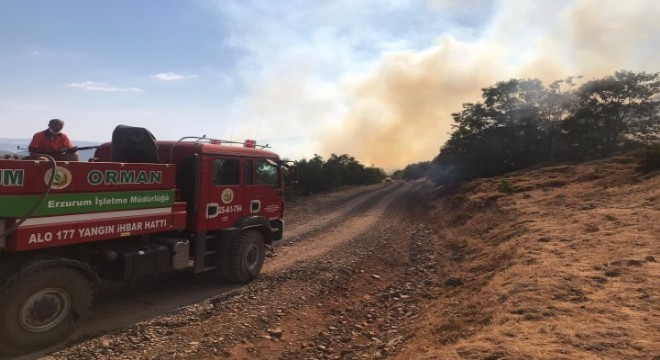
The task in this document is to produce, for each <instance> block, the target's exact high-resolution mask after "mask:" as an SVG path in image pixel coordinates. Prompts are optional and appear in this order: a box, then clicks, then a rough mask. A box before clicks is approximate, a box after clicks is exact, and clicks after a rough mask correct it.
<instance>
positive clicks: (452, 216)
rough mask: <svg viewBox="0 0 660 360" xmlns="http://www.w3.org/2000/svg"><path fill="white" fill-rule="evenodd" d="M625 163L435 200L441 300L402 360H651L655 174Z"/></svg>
mask: <svg viewBox="0 0 660 360" xmlns="http://www.w3.org/2000/svg"><path fill="white" fill-rule="evenodd" d="M658 175H659V174H658V172H657V171H656V172H655V173H650V174H640V173H638V172H636V170H635V161H634V159H632V158H630V157H615V158H610V159H607V160H602V161H596V162H590V163H586V164H581V165H560V166H552V167H544V168H538V169H534V170H530V171H524V172H518V173H513V174H510V175H508V176H503V177H497V178H492V179H481V180H476V181H472V182H469V183H465V184H463V185H461V186H457V187H454V188H451V189H441V190H438V193H437V200H436V202H435V203H434V205H433V210H432V213H433V218H434V220H435V226H436V229H435V230H436V231H437V234H438V242H437V243H438V246H439V247H440V248H441V251H442V253H444V254H446V257H445V259H444V264H443V266H442V268H443V271H444V272H446V275H447V277H448V280H447V281H446V282H445V285H446V290H447V291H446V292H445V293H443V294H442V295H441V296H440V297H439V298H437V299H436V300H435V301H433V302H430V304H429V305H428V308H427V309H426V311H425V313H426V316H425V318H424V319H422V320H421V321H420V322H419V325H418V328H417V334H418V336H419V337H420V338H421V339H427V341H421V342H418V343H416V345H415V346H413V347H411V348H409V349H408V350H407V351H406V353H405V354H403V356H402V358H420V357H421V358H427V359H430V358H434V359H454V358H460V359H658V358H660V263H659V262H660V176H658Z"/></svg>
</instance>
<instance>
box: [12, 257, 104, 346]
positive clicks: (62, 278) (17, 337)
mask: <svg viewBox="0 0 660 360" xmlns="http://www.w3.org/2000/svg"><path fill="white" fill-rule="evenodd" d="M91 303H92V284H91V282H90V280H89V279H88V278H87V277H86V276H85V275H83V274H82V273H81V272H80V271H77V270H75V269H73V268H69V267H65V266H50V267H45V268H41V269H38V270H35V271H33V272H28V273H27V274H20V276H15V277H14V278H13V279H12V280H9V281H8V282H7V283H6V284H5V285H4V286H3V288H2V290H1V291H0V344H1V345H0V349H1V350H3V351H5V352H10V353H24V352H28V351H34V350H37V349H40V348H44V347H47V346H50V345H54V344H57V343H59V342H60V341H62V340H64V339H66V338H67V337H68V336H69V335H71V333H73V331H74V330H75V329H76V327H77V326H78V323H79V320H80V319H81V318H82V317H83V316H84V315H86V314H87V312H88V311H89V308H90V306H91Z"/></svg>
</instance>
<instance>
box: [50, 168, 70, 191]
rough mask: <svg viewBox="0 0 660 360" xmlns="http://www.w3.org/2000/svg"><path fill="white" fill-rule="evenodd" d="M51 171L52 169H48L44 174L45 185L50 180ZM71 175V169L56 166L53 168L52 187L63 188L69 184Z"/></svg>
mask: <svg viewBox="0 0 660 360" xmlns="http://www.w3.org/2000/svg"><path fill="white" fill-rule="evenodd" d="M52 173H53V170H52V169H49V170H48V171H46V175H44V182H45V183H46V185H48V183H49V182H50V177H51V176H52V175H51V174H52ZM72 178H73V176H72V175H71V171H69V169H67V168H64V167H61V166H58V167H56V168H55V179H53V186H52V188H53V189H57V190H59V189H64V188H65V187H67V186H69V184H71V179H72Z"/></svg>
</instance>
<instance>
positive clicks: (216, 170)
mask: <svg viewBox="0 0 660 360" xmlns="http://www.w3.org/2000/svg"><path fill="white" fill-rule="evenodd" d="M240 183H241V162H240V160H238V159H215V160H213V184H214V185H238V184H240Z"/></svg>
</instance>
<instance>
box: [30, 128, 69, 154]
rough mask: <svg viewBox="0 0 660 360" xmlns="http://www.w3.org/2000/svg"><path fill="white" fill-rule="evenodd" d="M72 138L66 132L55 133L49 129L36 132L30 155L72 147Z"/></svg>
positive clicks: (50, 152)
mask: <svg viewBox="0 0 660 360" xmlns="http://www.w3.org/2000/svg"><path fill="white" fill-rule="evenodd" d="M72 147H73V145H72V144H71V140H69V137H68V136H66V134H64V133H59V134H53V133H52V132H50V131H49V130H44V131H39V132H38V133H36V134H34V136H33V137H32V141H31V142H30V146H29V149H30V155H33V154H38V153H44V154H54V153H59V152H62V151H64V150H66V149H69V148H72Z"/></svg>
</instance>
